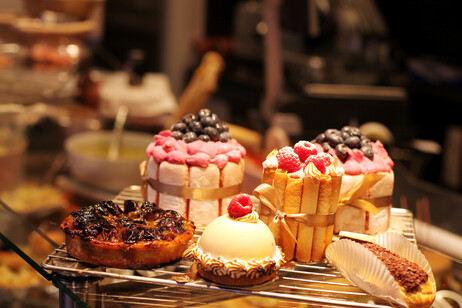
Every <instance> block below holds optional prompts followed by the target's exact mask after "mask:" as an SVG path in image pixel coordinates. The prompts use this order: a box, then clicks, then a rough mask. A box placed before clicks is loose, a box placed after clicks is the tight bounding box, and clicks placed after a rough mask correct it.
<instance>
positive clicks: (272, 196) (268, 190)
mask: <svg viewBox="0 0 462 308" xmlns="http://www.w3.org/2000/svg"><path fill="white" fill-rule="evenodd" d="M253 194H254V196H255V197H257V199H258V200H260V202H261V204H263V205H265V206H266V207H267V208H269V209H270V210H271V211H272V213H273V214H274V218H273V220H274V222H276V223H278V222H280V223H281V224H282V226H283V227H284V229H285V230H286V231H287V233H288V234H289V235H290V237H291V238H292V239H293V240H294V241H295V242H296V243H297V244H298V242H297V238H296V237H295V235H294V234H293V233H292V230H291V229H290V227H289V225H288V224H287V221H286V219H288V220H292V221H295V222H298V223H302V224H304V225H306V226H308V227H328V226H332V225H333V224H334V222H335V213H332V214H308V213H299V214H286V213H284V212H283V211H282V206H283V205H282V204H281V201H280V200H279V197H278V194H277V192H276V189H275V188H274V187H273V186H271V185H269V184H260V185H259V186H257V187H256V188H255V189H254V191H253Z"/></svg>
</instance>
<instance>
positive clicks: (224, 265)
mask: <svg viewBox="0 0 462 308" xmlns="http://www.w3.org/2000/svg"><path fill="white" fill-rule="evenodd" d="M249 215H250V214H249ZM246 216H247V215H246ZM183 257H184V258H186V259H189V260H191V261H197V262H198V263H199V264H198V265H199V266H201V267H202V268H203V269H204V270H205V271H208V272H212V273H213V274H214V275H218V276H229V277H231V278H233V279H236V278H240V277H243V276H245V277H246V278H249V279H256V278H260V277H263V276H266V275H271V274H272V273H273V272H275V271H277V270H278V269H279V268H280V267H281V265H282V264H284V263H285V261H284V253H283V252H282V251H281V248H280V247H279V246H276V253H275V255H274V256H273V257H266V258H264V259H262V260H255V259H252V260H249V261H246V260H240V259H233V260H227V259H225V258H223V257H217V258H214V257H212V256H211V255H210V254H209V253H205V252H203V251H202V249H200V248H199V247H198V242H197V241H195V242H194V243H192V244H191V245H190V246H189V247H188V249H186V251H185V252H184V254H183Z"/></svg>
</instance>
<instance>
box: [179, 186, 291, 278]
mask: <svg viewBox="0 0 462 308" xmlns="http://www.w3.org/2000/svg"><path fill="white" fill-rule="evenodd" d="M249 201H250V196H249V195H245V194H240V195H238V196H235V197H234V198H233V199H232V200H231V202H230V204H229V207H228V214H225V215H222V216H220V217H218V218H216V219H215V220H213V221H212V222H211V223H210V224H209V225H208V226H207V227H206V228H205V230H204V232H203V233H202V236H201V237H200V238H199V239H198V240H197V241H195V242H194V243H193V244H191V246H189V247H188V249H187V250H186V251H185V252H184V254H183V257H184V258H186V259H190V260H192V261H194V264H193V266H192V267H191V270H194V268H197V272H198V274H199V275H200V276H201V277H202V278H204V279H206V280H209V281H213V282H215V283H219V284H224V285H232V286H250V285H256V284H261V283H264V282H267V281H269V280H272V279H274V278H275V277H276V275H277V270H278V269H279V268H280V267H281V265H282V264H284V254H283V253H282V252H281V249H280V248H279V247H278V246H276V243H275V241H274V238H273V235H272V233H271V231H270V230H269V229H268V227H267V226H266V225H265V224H264V223H263V222H262V221H261V220H259V219H258V214H257V213H256V212H255V211H253V207H252V206H253V205H252V203H251V202H250V204H249ZM249 205H250V206H249ZM249 208H250V212H249Z"/></svg>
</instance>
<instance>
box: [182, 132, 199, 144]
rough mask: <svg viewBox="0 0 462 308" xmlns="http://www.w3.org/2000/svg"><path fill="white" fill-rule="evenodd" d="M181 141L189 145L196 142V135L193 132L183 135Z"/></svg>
mask: <svg viewBox="0 0 462 308" xmlns="http://www.w3.org/2000/svg"><path fill="white" fill-rule="evenodd" d="M183 140H184V142H186V143H190V142H193V141H196V140H197V135H196V133H195V132H187V133H186V134H184V135H183Z"/></svg>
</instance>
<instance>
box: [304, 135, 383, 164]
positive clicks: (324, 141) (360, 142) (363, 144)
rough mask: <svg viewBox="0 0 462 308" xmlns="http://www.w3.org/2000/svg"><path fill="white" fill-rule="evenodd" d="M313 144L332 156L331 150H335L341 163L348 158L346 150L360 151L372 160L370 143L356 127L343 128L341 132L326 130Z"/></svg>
mask: <svg viewBox="0 0 462 308" xmlns="http://www.w3.org/2000/svg"><path fill="white" fill-rule="evenodd" d="M313 142H315V143H318V144H320V145H321V146H322V149H323V151H324V152H329V153H331V154H332V152H330V151H331V149H335V154H337V157H338V158H339V159H340V160H341V161H343V162H345V161H346V159H347V158H348V156H349V154H348V151H347V150H348V148H349V149H352V150H353V149H360V150H361V152H362V153H363V155H364V156H366V157H368V158H369V159H371V160H372V159H373V158H374V151H373V150H372V143H371V141H370V140H369V139H368V138H367V136H366V135H364V133H363V132H362V131H361V130H360V129H359V128H357V127H353V126H344V127H342V129H341V130H338V129H333V128H330V129H327V130H325V131H324V132H323V133H321V134H319V135H317V136H316V138H315V139H314V140H313Z"/></svg>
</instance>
